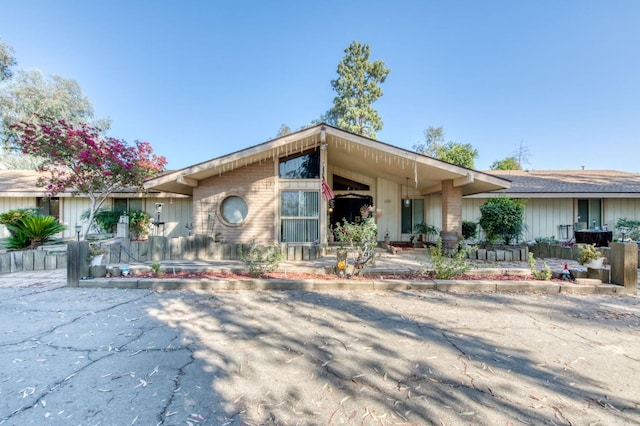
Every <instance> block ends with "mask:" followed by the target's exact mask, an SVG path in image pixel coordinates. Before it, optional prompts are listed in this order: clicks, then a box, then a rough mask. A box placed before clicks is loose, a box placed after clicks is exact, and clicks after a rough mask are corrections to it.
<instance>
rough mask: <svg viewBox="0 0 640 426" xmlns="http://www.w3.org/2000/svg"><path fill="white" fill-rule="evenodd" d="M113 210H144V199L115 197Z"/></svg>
mask: <svg viewBox="0 0 640 426" xmlns="http://www.w3.org/2000/svg"><path fill="white" fill-rule="evenodd" d="M113 211H120V212H134V211H142V200H141V199H140V198H114V199H113Z"/></svg>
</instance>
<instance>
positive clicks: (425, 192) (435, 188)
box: [421, 183, 442, 195]
mask: <svg viewBox="0 0 640 426" xmlns="http://www.w3.org/2000/svg"><path fill="white" fill-rule="evenodd" d="M441 191H442V184H441V183H439V184H437V185H433V186H430V187H428V188H425V189H423V190H422V192H421V195H430V194H435V193H437V192H441Z"/></svg>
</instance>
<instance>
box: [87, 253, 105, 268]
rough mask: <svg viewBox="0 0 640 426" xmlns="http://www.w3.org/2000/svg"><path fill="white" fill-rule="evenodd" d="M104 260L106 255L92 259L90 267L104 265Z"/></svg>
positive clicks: (99, 255)
mask: <svg viewBox="0 0 640 426" xmlns="http://www.w3.org/2000/svg"><path fill="white" fill-rule="evenodd" d="M103 258H104V254H98V255H96V256H93V257H92V258H91V263H90V266H99V265H102V259H103Z"/></svg>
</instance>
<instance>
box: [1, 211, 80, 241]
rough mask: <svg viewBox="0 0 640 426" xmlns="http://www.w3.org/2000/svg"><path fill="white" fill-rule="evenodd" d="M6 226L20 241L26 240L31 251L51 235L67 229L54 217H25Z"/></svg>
mask: <svg viewBox="0 0 640 426" xmlns="http://www.w3.org/2000/svg"><path fill="white" fill-rule="evenodd" d="M6 226H7V228H8V229H9V230H11V231H13V232H15V234H16V235H20V237H21V239H22V240H28V241H29V248H31V249H33V248H36V247H39V246H41V245H42V244H44V243H45V242H47V241H49V240H50V239H51V237H52V236H53V235H55V234H57V233H58V232H62V231H64V230H65V229H67V227H66V226H65V225H62V224H61V223H59V222H58V220H57V219H56V218H55V217H53V216H42V215H33V216H27V217H24V218H22V219H21V220H20V221H19V222H17V223H15V224H13V225H6Z"/></svg>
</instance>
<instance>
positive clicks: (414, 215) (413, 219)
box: [401, 198, 424, 234]
mask: <svg viewBox="0 0 640 426" xmlns="http://www.w3.org/2000/svg"><path fill="white" fill-rule="evenodd" d="M401 203H402V204H401V205H402V233H403V234H413V233H414V232H415V226H416V225H417V224H419V223H422V222H424V200H423V199H422V198H416V199H412V200H411V203H409V205H408V206H405V204H404V200H401Z"/></svg>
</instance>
